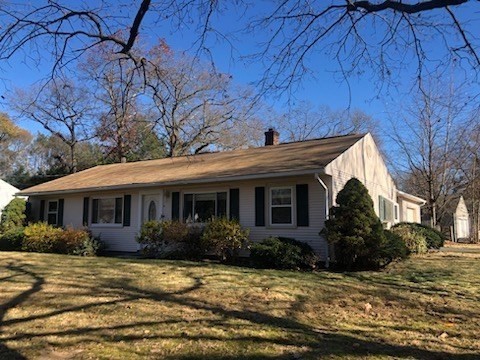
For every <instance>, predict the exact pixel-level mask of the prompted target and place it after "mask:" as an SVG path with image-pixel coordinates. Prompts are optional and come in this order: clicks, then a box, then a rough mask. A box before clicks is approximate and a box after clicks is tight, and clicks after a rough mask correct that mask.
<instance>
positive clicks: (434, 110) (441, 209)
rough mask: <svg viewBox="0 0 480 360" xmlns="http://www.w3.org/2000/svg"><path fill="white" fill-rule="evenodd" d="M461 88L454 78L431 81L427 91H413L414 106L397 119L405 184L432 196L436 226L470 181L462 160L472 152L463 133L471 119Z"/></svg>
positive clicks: (397, 150)
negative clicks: (449, 81)
mask: <svg viewBox="0 0 480 360" xmlns="http://www.w3.org/2000/svg"><path fill="white" fill-rule="evenodd" d="M460 94H461V91H459V89H455V88H453V85H451V84H450V85H447V86H445V85H444V84H443V85H442V84H441V83H438V82H437V81H436V80H435V81H432V83H431V84H430V86H429V87H428V92H427V93H421V92H419V93H417V94H413V95H412V96H413V97H414V100H413V102H412V103H411V104H410V106H405V107H404V108H403V110H402V111H398V110H397V111H396V113H395V114H394V117H393V119H392V126H393V131H392V132H391V133H390V138H391V139H392V140H393V142H394V145H393V147H394V149H393V150H392V151H391V154H390V155H391V157H392V159H393V162H394V164H395V165H396V168H397V171H398V173H399V175H403V179H401V181H402V184H403V187H405V190H407V191H409V192H411V193H413V194H416V195H418V196H420V197H422V198H424V199H426V200H427V205H426V210H427V212H428V215H429V217H430V220H431V225H432V226H436V225H437V223H438V221H439V220H440V219H442V218H443V217H444V216H445V215H446V211H447V210H448V205H449V203H450V201H451V200H452V199H454V198H455V197H456V196H457V193H458V192H459V191H460V190H461V189H462V188H463V187H464V184H465V182H464V177H462V176H461V169H460V167H459V166H458V163H459V161H461V160H460V159H462V158H465V156H467V153H466V148H465V146H464V138H465V136H467V135H468V132H469V127H468V126H467V124H469V123H470V122H469V121H468V117H467V114H466V111H465V102H464V101H463V100H462V96H461V95H460ZM399 108H401V107H399Z"/></svg>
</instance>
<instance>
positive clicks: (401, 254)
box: [383, 230, 409, 264]
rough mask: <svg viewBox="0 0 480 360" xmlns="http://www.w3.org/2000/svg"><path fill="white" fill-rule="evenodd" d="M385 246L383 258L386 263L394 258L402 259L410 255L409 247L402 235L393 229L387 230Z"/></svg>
mask: <svg viewBox="0 0 480 360" xmlns="http://www.w3.org/2000/svg"><path fill="white" fill-rule="evenodd" d="M384 232H385V238H386V242H385V246H384V248H383V258H384V261H385V264H388V263H390V262H392V261H394V260H402V259H406V258H407V257H408V252H409V251H408V248H407V245H406V244H405V241H403V239H402V237H401V236H400V235H398V234H396V233H395V232H393V231H390V230H385V231H384Z"/></svg>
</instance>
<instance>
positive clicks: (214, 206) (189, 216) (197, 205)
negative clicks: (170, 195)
mask: <svg viewBox="0 0 480 360" xmlns="http://www.w3.org/2000/svg"><path fill="white" fill-rule="evenodd" d="M224 216H227V193H226V192H217V193H197V194H185V195H184V196H183V219H184V220H185V221H186V222H199V223H203V222H207V221H208V220H209V219H211V218H212V217H224Z"/></svg>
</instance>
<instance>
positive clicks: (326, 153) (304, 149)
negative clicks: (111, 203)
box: [20, 134, 365, 195]
mask: <svg viewBox="0 0 480 360" xmlns="http://www.w3.org/2000/svg"><path fill="white" fill-rule="evenodd" d="M364 136H365V135H364V134H363V135H346V136H337V137H330V138H323V139H316V140H307V141H300V142H291V143H283V144H279V145H271V146H265V147H258V148H250V149H242V150H234V151H225V152H215V153H205V154H198V155H189V156H180V157H174V158H166V159H158V160H146V161H137V162H131V163H121V164H111V165H99V166H95V167H93V168H91V169H87V170H84V171H80V172H78V173H75V174H72V175H67V176H64V177H62V178H59V179H56V180H52V181H49V182H46V183H44V184H40V185H36V186H33V187H30V188H28V189H24V190H22V191H21V192H20V194H21V195H41V194H55V193H64V192H83V191H98V190H107V189H121V188H132V187H146V186H156V185H174V184H189V183H201V182H205V183H206V182H218V181H227V180H236V179H238V180H240V179H243V178H245V179H247V178H262V177H263V178H267V177H272V176H283V175H285V176H286V175H289V174H301V173H311V172H314V171H320V170H321V169H323V168H324V167H325V166H326V165H327V164H329V163H330V162H331V161H332V160H334V159H335V158H337V157H338V156H339V155H340V154H342V153H343V152H344V151H345V150H347V149H348V148H349V147H351V146H352V145H353V144H355V143H356V142H357V141H358V140H360V139H361V138H362V137H364Z"/></svg>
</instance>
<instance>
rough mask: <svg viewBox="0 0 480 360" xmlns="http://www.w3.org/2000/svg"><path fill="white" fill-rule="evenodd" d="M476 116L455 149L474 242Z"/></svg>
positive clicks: (478, 220) (479, 179)
mask: <svg viewBox="0 0 480 360" xmlns="http://www.w3.org/2000/svg"><path fill="white" fill-rule="evenodd" d="M478 116H479V113H478V111H476V112H474V113H473V115H472V117H471V120H470V123H469V124H468V130H469V131H468V132H466V134H465V136H463V137H462V139H461V142H460V144H459V149H456V152H457V153H458V154H457V156H456V158H457V159H458V161H457V164H456V165H457V167H458V168H459V169H460V171H461V174H462V177H463V180H464V184H465V185H464V188H463V189H462V193H463V195H464V198H465V203H466V205H467V207H468V209H469V212H470V216H471V217H470V218H471V230H472V234H471V235H472V239H473V241H474V242H479V241H480V239H479V235H480V122H479V121H478Z"/></svg>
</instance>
